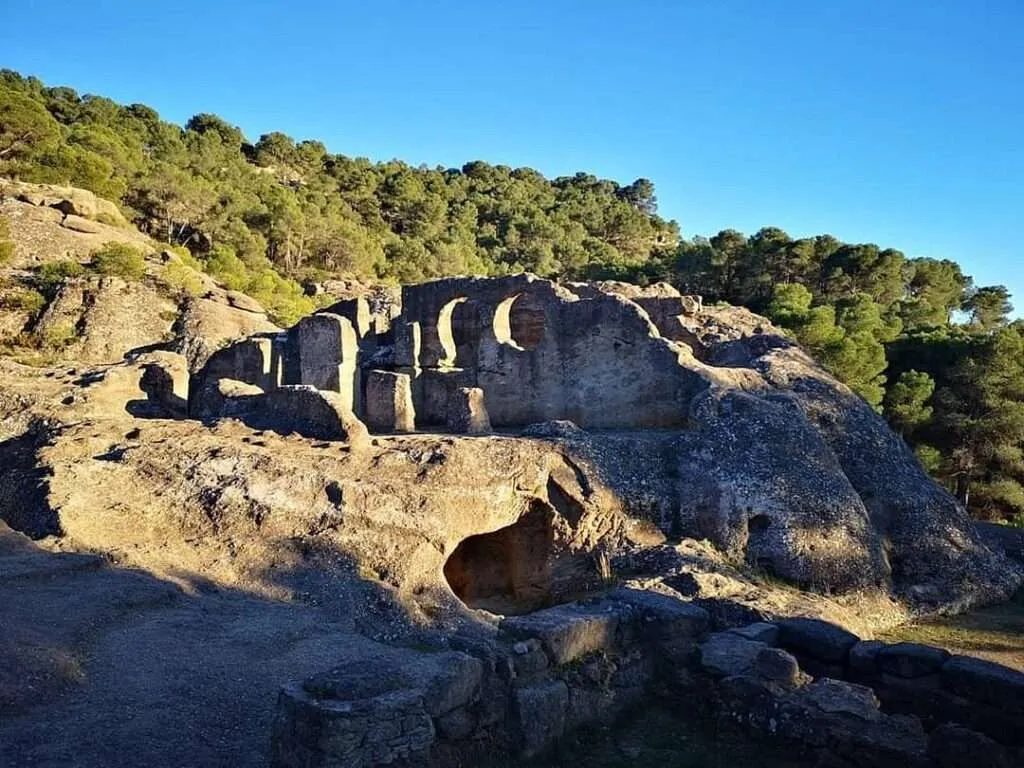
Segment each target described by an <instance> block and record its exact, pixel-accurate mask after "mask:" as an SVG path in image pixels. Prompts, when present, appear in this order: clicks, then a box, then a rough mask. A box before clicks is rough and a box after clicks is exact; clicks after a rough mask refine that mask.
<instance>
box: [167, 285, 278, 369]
mask: <svg viewBox="0 0 1024 768" xmlns="http://www.w3.org/2000/svg"><path fill="white" fill-rule="evenodd" d="M175 332H176V334H177V337H176V339H175V341H174V343H173V349H174V351H175V352H179V353H181V354H183V355H184V356H185V357H186V358H188V362H189V367H190V368H191V370H192V371H194V372H198V371H199V370H200V369H201V368H202V367H203V365H204V364H205V363H206V361H207V360H209V359H210V357H211V356H212V355H213V354H214V353H216V352H217V351H219V350H220V349H222V348H224V347H225V345H227V344H230V343H231V342H234V341H236V340H238V339H244V338H246V337H249V336H253V335H256V334H260V335H267V336H270V335H274V334H278V333H280V332H281V329H280V328H278V327H277V326H276V325H274V324H273V323H272V322H270V321H269V320H268V319H267V317H266V316H265V315H263V314H262V313H257V312H251V311H249V310H246V309H239V308H237V307H233V306H231V305H230V304H227V303H226V302H224V301H217V300H215V299H212V298H199V299H191V300H189V301H188V302H187V303H186V304H185V306H184V308H183V309H182V310H181V314H180V316H179V318H178V321H177V323H176V324H175Z"/></svg>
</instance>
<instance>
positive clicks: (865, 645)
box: [848, 640, 885, 679]
mask: <svg viewBox="0 0 1024 768" xmlns="http://www.w3.org/2000/svg"><path fill="white" fill-rule="evenodd" d="M883 648H885V643H882V642H879V641H878V640H862V641H861V642H859V643H857V644H856V645H854V646H853V647H852V648H850V654H849V658H848V663H849V666H850V672H851V673H852V674H853V676H854V677H856V678H858V679H863V678H870V677H874V676H875V675H877V674H878V653H879V651H881V650H882V649H883Z"/></svg>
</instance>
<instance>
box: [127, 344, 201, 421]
mask: <svg viewBox="0 0 1024 768" xmlns="http://www.w3.org/2000/svg"><path fill="white" fill-rule="evenodd" d="M138 364H139V365H141V366H142V378H141V380H140V381H139V388H140V389H142V391H143V392H145V393H146V395H147V398H148V400H149V401H150V403H151V404H152V405H153V406H155V408H156V409H157V410H158V411H159V412H162V413H163V415H165V416H169V417H170V418H175V419H183V418H185V417H186V416H188V386H189V374H188V361H187V360H185V358H184V357H182V356H181V355H176V354H174V353H173V352H150V353H149V354H147V355H144V356H143V357H142V358H141V359H140V360H139V361H138Z"/></svg>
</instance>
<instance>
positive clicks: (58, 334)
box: [33, 277, 177, 363]
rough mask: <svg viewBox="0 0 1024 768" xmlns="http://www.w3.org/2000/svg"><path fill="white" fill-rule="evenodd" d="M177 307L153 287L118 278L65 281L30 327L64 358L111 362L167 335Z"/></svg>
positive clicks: (152, 345)
mask: <svg viewBox="0 0 1024 768" xmlns="http://www.w3.org/2000/svg"><path fill="white" fill-rule="evenodd" d="M176 313H177V307H176V306H175V304H174V303H173V302H172V301H169V300H168V299H167V298H166V297H164V296H161V295H160V294H159V293H158V292H157V291H156V290H155V289H154V288H153V287H151V286H150V285H147V284H145V283H140V282H128V281H125V280H122V279H121V278H120V277H81V278H77V279H74V280H69V281H67V282H66V283H64V285H63V286H62V287H61V288H60V290H59V292H58V293H57V296H56V297H55V298H54V300H53V301H52V302H50V304H49V306H47V308H46V310H45V311H44V312H43V314H42V315H40V317H39V319H38V320H37V321H36V323H35V326H34V327H33V331H34V332H35V333H36V334H37V335H39V336H40V337H42V338H44V339H46V340H48V342H49V343H50V345H51V346H57V345H59V346H61V347H62V352H61V355H62V357H64V358H65V359H69V360H77V361H79V362H84V363H116V362H120V361H122V360H124V358H125V356H126V355H128V354H129V353H132V352H139V351H142V350H145V349H152V348H153V347H155V346H157V345H159V344H161V343H163V342H166V341H167V340H168V339H170V338H171V335H172V326H173V325H174V319H175V317H176Z"/></svg>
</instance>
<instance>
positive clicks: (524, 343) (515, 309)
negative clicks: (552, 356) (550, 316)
mask: <svg viewBox="0 0 1024 768" xmlns="http://www.w3.org/2000/svg"><path fill="white" fill-rule="evenodd" d="M544 325H545V314H544V307H543V305H542V304H541V303H540V302H539V301H538V300H537V299H536V298H535V297H534V296H533V294H529V293H517V294H516V295H515V296H509V297H508V298H507V299H504V300H503V301H502V302H501V303H500V304H498V306H497V308H496V309H495V311H494V336H495V338H497V339H498V341H499V342H501V343H502V344H507V345H509V346H510V347H514V348H515V349H521V350H531V349H535V348H536V347H537V346H538V345H539V344H540V343H541V342H542V341H543V340H544Z"/></svg>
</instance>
